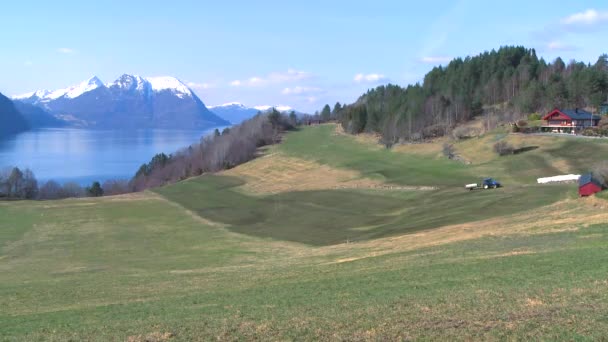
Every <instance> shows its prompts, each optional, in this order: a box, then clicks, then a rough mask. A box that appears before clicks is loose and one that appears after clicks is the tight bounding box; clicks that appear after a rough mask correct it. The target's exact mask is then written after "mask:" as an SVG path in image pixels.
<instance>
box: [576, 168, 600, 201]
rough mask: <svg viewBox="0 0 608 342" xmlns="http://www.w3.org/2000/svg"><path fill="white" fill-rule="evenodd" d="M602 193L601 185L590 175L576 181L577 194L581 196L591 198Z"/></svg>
mask: <svg viewBox="0 0 608 342" xmlns="http://www.w3.org/2000/svg"><path fill="white" fill-rule="evenodd" d="M600 191H602V184H601V183H600V182H599V181H598V180H597V179H595V178H593V175H592V174H591V173H587V174H584V175H582V176H581V178H579V179H578V194H579V195H580V196H581V197H582V196H591V195H593V194H595V193H597V192H600Z"/></svg>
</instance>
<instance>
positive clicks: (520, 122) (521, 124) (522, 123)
mask: <svg viewBox="0 0 608 342" xmlns="http://www.w3.org/2000/svg"><path fill="white" fill-rule="evenodd" d="M526 126H528V121H526V120H518V121H517V127H519V128H520V129H521V128H524V127H526Z"/></svg>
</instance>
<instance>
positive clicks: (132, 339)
mask: <svg viewBox="0 0 608 342" xmlns="http://www.w3.org/2000/svg"><path fill="white" fill-rule="evenodd" d="M173 337H175V334H173V333H171V332H160V331H155V332H152V333H149V334H145V335H133V336H129V337H128V338H127V342H163V341H169V340H170V339H172V338H173Z"/></svg>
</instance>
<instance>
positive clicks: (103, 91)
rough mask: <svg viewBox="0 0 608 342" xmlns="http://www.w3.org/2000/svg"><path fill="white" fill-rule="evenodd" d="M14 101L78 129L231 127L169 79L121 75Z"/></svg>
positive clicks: (178, 83) (46, 91) (167, 77)
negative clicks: (112, 80)
mask: <svg viewBox="0 0 608 342" xmlns="http://www.w3.org/2000/svg"><path fill="white" fill-rule="evenodd" d="M13 100H15V102H21V103H22V104H25V105H30V106H36V107H39V108H41V109H43V110H44V111H47V112H48V113H50V114H52V115H53V116H55V117H56V118H59V119H61V120H64V121H65V122H66V123H67V124H68V125H70V126H76V127H87V128H101V129H117V128H120V129H124V128H167V129H192V128H208V127H213V126H221V125H228V124H229V122H228V121H226V120H224V119H222V118H221V117H219V116H217V115H216V114H214V113H212V112H211V111H209V109H207V107H206V106H205V104H204V103H203V102H202V101H201V100H200V99H199V98H198V96H196V94H195V93H194V92H193V91H192V90H191V89H190V88H189V87H188V86H187V85H186V84H184V83H183V82H182V81H180V80H178V79H177V78H175V77H169V76H165V77H146V78H143V77H140V76H137V75H128V74H124V75H122V76H120V77H119V78H118V79H117V80H115V81H114V82H112V83H108V84H104V83H103V82H102V81H101V80H100V79H99V78H98V77H91V78H90V79H88V80H86V81H84V82H82V83H80V84H77V85H75V86H71V87H68V88H64V89H58V90H53V91H49V90H38V91H34V92H31V93H27V94H23V95H19V96H14V97H13ZM19 106H21V105H19Z"/></svg>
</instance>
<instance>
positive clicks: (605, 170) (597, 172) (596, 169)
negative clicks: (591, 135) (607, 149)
mask: <svg viewBox="0 0 608 342" xmlns="http://www.w3.org/2000/svg"><path fill="white" fill-rule="evenodd" d="M591 172H592V173H593V176H594V177H595V178H596V179H597V180H598V181H600V182H602V185H604V186H607V185H608V162H607V161H603V162H600V163H598V164H595V165H594V166H593V168H592V169H591Z"/></svg>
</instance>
